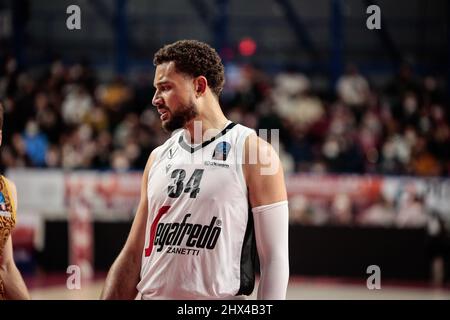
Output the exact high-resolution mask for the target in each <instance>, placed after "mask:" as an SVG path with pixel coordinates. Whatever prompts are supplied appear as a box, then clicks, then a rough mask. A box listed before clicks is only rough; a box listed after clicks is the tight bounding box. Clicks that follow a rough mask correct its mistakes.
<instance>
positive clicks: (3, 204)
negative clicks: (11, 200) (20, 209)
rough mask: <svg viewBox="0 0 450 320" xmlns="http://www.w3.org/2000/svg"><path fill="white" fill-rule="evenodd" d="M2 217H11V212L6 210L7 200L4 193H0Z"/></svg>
mask: <svg viewBox="0 0 450 320" xmlns="http://www.w3.org/2000/svg"><path fill="white" fill-rule="evenodd" d="M0 217H6V218H10V217H11V212H9V211H8V210H7V208H6V200H5V196H4V195H3V192H1V191H0Z"/></svg>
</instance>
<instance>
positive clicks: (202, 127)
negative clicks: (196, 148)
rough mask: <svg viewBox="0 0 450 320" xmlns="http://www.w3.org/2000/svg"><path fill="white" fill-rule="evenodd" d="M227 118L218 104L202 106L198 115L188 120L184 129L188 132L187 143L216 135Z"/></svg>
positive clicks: (223, 126)
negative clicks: (188, 138)
mask: <svg viewBox="0 0 450 320" xmlns="http://www.w3.org/2000/svg"><path fill="white" fill-rule="evenodd" d="M227 123H228V119H227V118H226V117H225V115H224V114H223V112H222V109H220V106H219V105H218V104H217V106H213V107H209V108H203V110H201V112H200V113H199V115H198V116H197V117H195V118H194V119H193V120H192V121H190V122H189V123H188V124H187V125H186V127H185V130H186V131H188V132H189V137H190V141H187V142H189V143H193V144H199V143H203V142H204V141H207V140H209V139H211V138H212V137H214V136H216V135H217V134H218V133H219V132H220V131H222V130H223V129H225V127H226V125H227Z"/></svg>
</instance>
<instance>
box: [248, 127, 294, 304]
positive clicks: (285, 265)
mask: <svg viewBox="0 0 450 320" xmlns="http://www.w3.org/2000/svg"><path fill="white" fill-rule="evenodd" d="M252 159H255V160H256V161H252ZM243 170H244V176H245V179H246V182H247V187H248V192H249V199H250V205H251V207H252V211H253V217H254V222H255V237H256V245H257V250H258V256H259V260H260V271H261V278H260V282H259V287H258V296H257V297H258V299H285V297H286V290H287V285H288V280H289V255H288V254H289V252H288V251H289V247H288V224H289V214H288V206H287V192H286V185H285V182H284V174H283V168H282V166H281V162H280V159H279V157H278V155H277V153H276V152H275V150H274V149H273V147H272V146H271V145H270V144H269V143H267V142H266V141H264V140H263V139H261V138H259V137H257V136H256V134H252V135H250V136H249V137H248V138H247V140H246V143H245V159H244V165H243Z"/></svg>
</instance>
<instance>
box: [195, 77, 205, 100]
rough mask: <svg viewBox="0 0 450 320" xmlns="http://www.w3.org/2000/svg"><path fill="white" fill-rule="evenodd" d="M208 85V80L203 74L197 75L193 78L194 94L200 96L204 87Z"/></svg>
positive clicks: (203, 92)
mask: <svg viewBox="0 0 450 320" xmlns="http://www.w3.org/2000/svg"><path fill="white" fill-rule="evenodd" d="M207 87H208V80H206V78H205V77H204V76H198V77H197V78H195V79H194V90H195V96H196V97H197V98H198V97H201V96H203V95H204V94H205V92H206V88H207Z"/></svg>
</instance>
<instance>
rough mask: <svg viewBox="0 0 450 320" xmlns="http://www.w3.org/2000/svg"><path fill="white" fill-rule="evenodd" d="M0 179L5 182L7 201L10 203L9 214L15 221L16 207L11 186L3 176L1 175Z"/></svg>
mask: <svg viewBox="0 0 450 320" xmlns="http://www.w3.org/2000/svg"><path fill="white" fill-rule="evenodd" d="M2 179H3V182H4V184H5V189H6V192H7V193H8V199H9V202H10V203H11V215H12V218H13V220H14V221H16V223H17V215H16V210H17V208H16V203H15V200H14V197H13V194H12V192H11V187H10V185H9V182H8V180H7V179H6V178H5V177H3V176H2Z"/></svg>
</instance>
